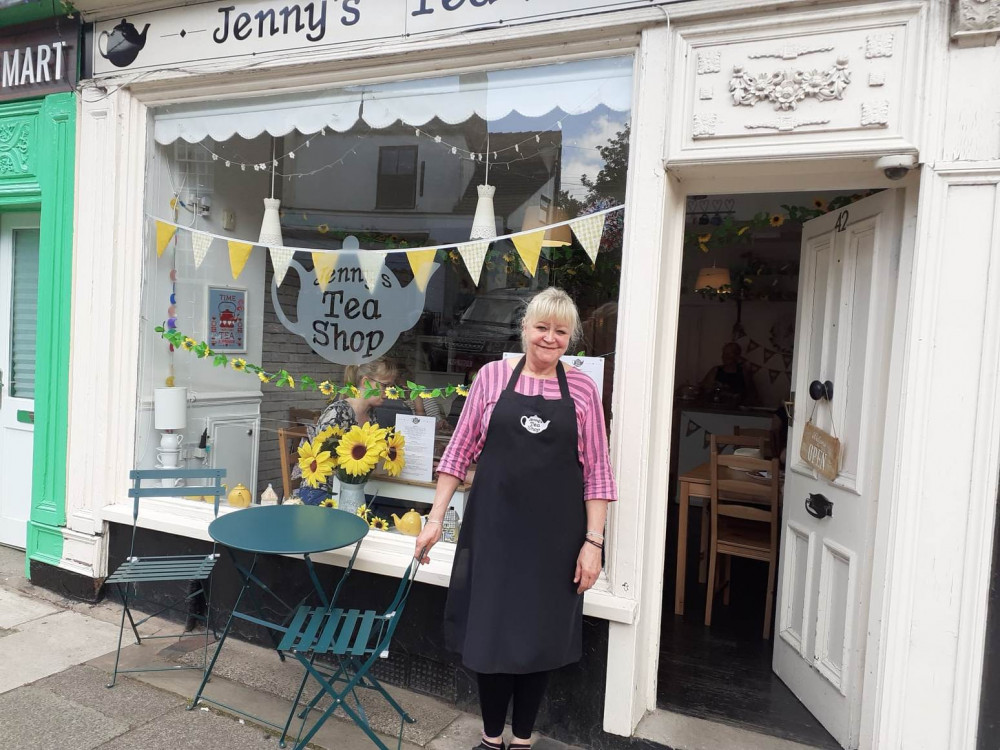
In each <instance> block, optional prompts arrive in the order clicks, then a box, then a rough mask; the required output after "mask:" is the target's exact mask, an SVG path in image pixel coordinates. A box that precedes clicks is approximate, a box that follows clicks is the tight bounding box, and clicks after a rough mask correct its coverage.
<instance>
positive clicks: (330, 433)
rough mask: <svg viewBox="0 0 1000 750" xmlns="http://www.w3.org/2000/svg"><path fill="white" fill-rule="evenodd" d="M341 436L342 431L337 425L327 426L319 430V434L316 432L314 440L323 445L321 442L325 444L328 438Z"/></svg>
mask: <svg viewBox="0 0 1000 750" xmlns="http://www.w3.org/2000/svg"><path fill="white" fill-rule="evenodd" d="M343 434H344V431H343V429H341V428H340V427H337V425H335V424H331V425H327V426H326V427H324V428H323V429H322V430H320V431H319V432H317V433H316V439H317V440H319V441H320V443H323V442H326V440H327V439H329V438H332V437H340V436H341V435H343Z"/></svg>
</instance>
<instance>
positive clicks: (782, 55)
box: [747, 44, 833, 60]
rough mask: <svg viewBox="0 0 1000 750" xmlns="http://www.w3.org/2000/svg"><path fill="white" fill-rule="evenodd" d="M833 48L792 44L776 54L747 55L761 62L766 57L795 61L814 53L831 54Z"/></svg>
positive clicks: (775, 52)
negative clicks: (801, 56)
mask: <svg viewBox="0 0 1000 750" xmlns="http://www.w3.org/2000/svg"><path fill="white" fill-rule="evenodd" d="M832 49H833V47H806V46H804V45H801V44H790V45H788V46H787V47H782V48H781V49H780V50H776V51H774V52H758V53H757V54H755V55H747V57H749V58H750V59H751V60H760V59H761V58H764V57H777V58H779V59H781V60H794V59H795V58H797V57H799V56H800V55H810V54H812V53H813V52H829V51H830V50H832Z"/></svg>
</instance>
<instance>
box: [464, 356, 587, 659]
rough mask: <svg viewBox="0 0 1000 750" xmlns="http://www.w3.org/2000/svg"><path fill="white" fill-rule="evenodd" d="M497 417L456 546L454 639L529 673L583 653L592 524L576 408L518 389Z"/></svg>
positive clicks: (517, 371)
mask: <svg viewBox="0 0 1000 750" xmlns="http://www.w3.org/2000/svg"><path fill="white" fill-rule="evenodd" d="M523 367H524V358H523V357H522V358H521V361H520V362H519V363H518V365H517V367H515V368H514V372H513V374H512V375H511V376H510V380H509V381H508V383H507V387H506V388H505V389H504V391H503V393H502V394H501V395H500V398H499V399H498V400H497V403H496V406H495V407H494V409H493V414H492V416H491V417H490V426H489V429H488V430H487V432H486V443H485V444H484V446H483V450H482V453H481V454H480V456H479V462H478V465H477V467H476V478H475V479H474V480H473V484H472V491H471V492H470V494H469V500H468V505H467V506H466V508H465V518H464V520H463V523H462V530H461V533H460V535H459V539H458V546H457V548H456V550H455V562H454V565H453V567H452V571H451V584H450V586H449V589H448V602H447V605H446V606H445V623H444V624H445V644H446V645H447V647H448V648H449V649H450V650H452V651H455V652H458V653H460V654H461V655H462V663H463V664H464V665H465V666H466V667H468V668H469V669H471V670H473V671H475V672H480V673H485V674H494V673H497V672H504V673H510V674H528V673H531V672H541V671H543V670H549V669H556V668H558V667H562V666H565V665H566V664H572V663H574V662H577V661H579V660H580V655H581V647H582V640H583V596H582V595H581V594H577V593H576V588H577V584H575V583H573V576H574V574H575V572H576V561H577V558H578V557H579V554H580V548H581V546H582V545H583V540H584V537H585V535H586V531H587V515H586V509H585V506H584V501H583V469H582V467H581V465H580V459H579V456H578V451H577V424H576V407H575V406H574V404H573V399H572V398H571V396H570V393H569V386H568V385H567V383H566V373H565V371H564V370H563V366H562V363H559V364H558V366H557V368H556V373H557V375H558V378H559V390H560V392H561V394H562V398H560V399H559V400H548V399H545V398H543V397H542V396H540V395H539V396H524V395H522V394H520V393H517V392H515V390H514V385H515V384H516V383H517V379H518V377H519V376H520V375H521V370H522V369H523Z"/></svg>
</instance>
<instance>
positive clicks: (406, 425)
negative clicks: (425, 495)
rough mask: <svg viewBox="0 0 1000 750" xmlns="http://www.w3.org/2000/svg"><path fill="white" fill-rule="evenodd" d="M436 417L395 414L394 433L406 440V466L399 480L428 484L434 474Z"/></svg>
mask: <svg viewBox="0 0 1000 750" xmlns="http://www.w3.org/2000/svg"><path fill="white" fill-rule="evenodd" d="M436 423H437V418H436V417H418V416H416V415H415V414H397V415H396V432H398V433H399V434H400V435H402V436H403V438H404V439H405V440H406V445H405V447H404V450H405V451H406V465H405V466H403V470H402V471H401V472H400V474H399V478H400V479H410V480H412V481H416V482H430V481H431V480H432V479H433V473H434V426H435V424H436Z"/></svg>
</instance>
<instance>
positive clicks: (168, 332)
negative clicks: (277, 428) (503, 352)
mask: <svg viewBox="0 0 1000 750" xmlns="http://www.w3.org/2000/svg"><path fill="white" fill-rule="evenodd" d="M153 330H155V331H156V332H157V333H158V334H160V338H162V339H163V340H164V341H166V342H168V343H169V344H170V345H171V346H172V347H173V348H174V349H175V350H180V351H186V352H191V353H192V354H194V355H195V356H196V357H197V358H198V359H211V360H212V365H213V366H214V367H227V366H228V367H229V368H230V369H232V370H235V371H236V372H245V373H249V374H250V375H256V376H257V378H258V379H259V380H260V381H261V382H262V383H270V384H271V385H274V386H276V387H277V388H292V389H294V388H296V387H298V389H299V390H300V391H320V392H321V393H322V394H323V395H324V396H328V397H332V396H348V397H353V398H374V397H375V396H383V397H384V398H387V399H389V400H396V399H400V398H407V399H409V400H411V401H412V400H413V399H416V398H436V397H445V398H447V397H448V396H452V395H458V396H468V395H469V386H468V385H465V384H464V383H463V384H455V385H446V386H441V387H437V388H428V387H427V386H424V385H420V384H418V383H414V382H413V381H412V380H407V381H406V387H405V388H403V387H401V386H396V385H390V386H386V388H384V389H382V388H365V389H364V390H361V389H359V388H358V387H357V386H355V385H354V383H345V384H344V385H338V384H336V383H333V382H331V381H329V380H322V381H317V380H316V379H315V378H313V377H310V376H309V375H298V376H296V375H292V374H291V373H289V372H288V370H284V369H281V370H277V371H274V372H271V371H268V370H265V369H264V368H263V367H261V366H260V365H255V364H253V363H251V362H247V361H246V359H244V358H243V357H227V356H226V355H225V354H220V353H219V352H216V351H213V350H212V349H211V348H210V347H209V345H208V344H207V343H206V342H204V341H195V339H193V338H191V337H190V336H187V335H185V334H184V333H183V332H182V331H180V330H179V329H177V328H167V327H165V326H157V327H156V328H154V329H153Z"/></svg>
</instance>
